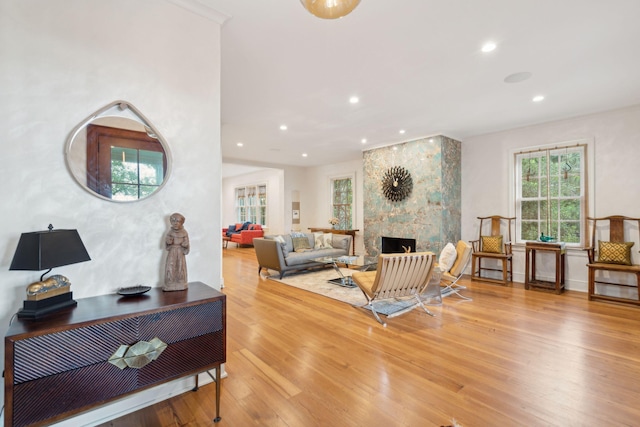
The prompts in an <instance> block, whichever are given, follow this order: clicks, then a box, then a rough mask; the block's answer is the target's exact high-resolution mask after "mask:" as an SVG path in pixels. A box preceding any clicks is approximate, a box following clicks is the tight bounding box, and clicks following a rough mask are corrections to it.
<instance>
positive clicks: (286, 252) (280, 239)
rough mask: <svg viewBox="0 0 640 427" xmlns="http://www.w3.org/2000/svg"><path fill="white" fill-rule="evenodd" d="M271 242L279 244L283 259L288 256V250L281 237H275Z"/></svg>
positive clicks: (285, 242)
mask: <svg viewBox="0 0 640 427" xmlns="http://www.w3.org/2000/svg"><path fill="white" fill-rule="evenodd" d="M273 240H275V241H277V242H278V243H280V249H281V250H282V255H284V256H285V257H286V256H287V255H288V254H289V248H288V247H287V241H286V240H285V239H284V237H282V236H275V237H274V238H273Z"/></svg>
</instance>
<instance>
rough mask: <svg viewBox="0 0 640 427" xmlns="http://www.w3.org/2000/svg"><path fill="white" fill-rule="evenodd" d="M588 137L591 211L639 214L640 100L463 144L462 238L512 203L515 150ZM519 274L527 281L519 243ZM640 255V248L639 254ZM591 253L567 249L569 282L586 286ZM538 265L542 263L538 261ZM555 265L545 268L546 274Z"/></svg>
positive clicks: (570, 285) (593, 213)
mask: <svg viewBox="0 0 640 427" xmlns="http://www.w3.org/2000/svg"><path fill="white" fill-rule="evenodd" d="M578 139H587V140H591V141H593V145H594V147H595V153H594V160H595V164H594V166H595V168H594V170H589V171H588V173H589V174H592V173H593V174H595V188H592V189H591V193H590V195H589V196H590V198H591V199H592V200H591V201H592V203H593V206H594V210H593V211H591V212H589V215H590V216H606V215H613V214H621V215H627V216H632V217H638V216H640V198H639V197H638V182H640V168H638V158H640V143H639V141H640V106H633V107H629V108H625V109H620V110H615V111H609V112H604V113H600V114H593V115H588V116H582V117H576V118H572V119H566V120H559V121H554V122H549V123H543V124H540V125H536V126H529V127H525V128H519V129H512V130H507V131H503V132H498V133H492V134H487V135H482V136H477V137H474V138H468V139H467V140H465V141H464V142H463V144H462V238H463V239H465V240H473V239H477V238H478V230H477V227H478V221H477V219H476V218H477V217H478V216H486V215H494V214H500V215H507V214H509V213H510V212H513V207H512V206H510V204H509V183H510V181H511V179H512V176H511V175H510V173H509V162H510V159H511V154H512V153H513V150H516V149H519V148H521V147H531V146H538V145H548V144H553V143H561V142H563V141H573V140H578ZM514 252H515V254H514V262H513V268H514V280H516V281H519V282H524V266H525V259H524V253H523V248H514ZM635 255H637V252H636V254H635ZM586 262H587V260H586V253H584V252H583V251H576V250H571V251H568V254H567V271H566V273H567V281H568V284H567V286H568V288H569V289H575V290H583V291H586V288H587V268H586V266H585V264H586ZM539 265H542V264H541V263H539ZM552 274H553V273H552V272H551V271H546V272H544V271H543V272H541V273H540V275H542V277H541V278H544V277H545V276H546V277H550V276H551V275H552Z"/></svg>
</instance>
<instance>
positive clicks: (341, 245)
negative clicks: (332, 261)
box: [331, 234, 349, 250]
mask: <svg viewBox="0 0 640 427" xmlns="http://www.w3.org/2000/svg"><path fill="white" fill-rule="evenodd" d="M331 247H332V248H334V249H346V250H349V236H345V235H344V234H333V238H332V239H331Z"/></svg>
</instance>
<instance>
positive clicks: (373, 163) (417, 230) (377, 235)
mask: <svg viewBox="0 0 640 427" xmlns="http://www.w3.org/2000/svg"><path fill="white" fill-rule="evenodd" d="M460 163H461V143H460V142H459V141H456V140H453V139H451V138H447V137H445V136H442V135H439V136H434V137H429V138H423V139H418V140H415V141H409V142H404V143H400V144H395V145H392V146H387V147H382V148H376V149H372V150H368V151H365V152H364V156H363V170H364V182H363V186H364V233H363V235H364V246H365V250H366V253H367V254H368V255H372V256H376V255H378V254H380V253H381V249H382V248H381V237H382V236H394V237H399V238H410V239H416V251H432V252H435V253H436V254H439V253H440V250H441V249H442V248H443V247H444V245H445V244H446V243H447V242H454V243H455V242H457V241H458V240H459V239H460V230H461V224H460V223H461V214H460V205H461V200H460V197H461V190H460V188H461V170H460V166H461V165H460ZM396 166H402V167H403V168H405V169H406V170H407V171H409V173H410V174H411V179H412V182H413V189H412V191H411V194H409V196H408V197H407V198H406V199H404V200H401V201H397V202H394V201H390V200H389V199H387V198H386V197H385V196H384V194H383V192H382V190H381V181H382V178H383V175H384V173H385V172H386V171H387V170H388V169H389V168H392V167H396Z"/></svg>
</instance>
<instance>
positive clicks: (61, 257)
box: [9, 226, 91, 271]
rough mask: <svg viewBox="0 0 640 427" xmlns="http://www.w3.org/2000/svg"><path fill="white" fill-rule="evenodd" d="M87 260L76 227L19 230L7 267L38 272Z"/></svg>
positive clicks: (85, 250) (86, 254) (87, 255)
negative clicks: (14, 248) (14, 251)
mask: <svg viewBox="0 0 640 427" xmlns="http://www.w3.org/2000/svg"><path fill="white" fill-rule="evenodd" d="M49 227H51V226H49ZM90 260H91V258H89V254H88V253H87V249H86V248H85V247H84V244H83V243H82V240H81V239H80V235H79V234H78V231H77V230H49V231H35V232H32V233H22V235H21V236H20V241H19V242H18V247H17V248H16V253H15V254H14V255H13V261H11V267H9V270H32V271H40V270H47V269H50V268H54V267H60V266H63V265H69V264H75V263H77V262H84V261H90Z"/></svg>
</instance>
